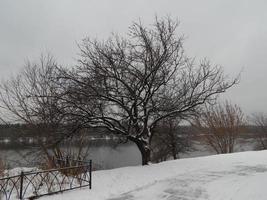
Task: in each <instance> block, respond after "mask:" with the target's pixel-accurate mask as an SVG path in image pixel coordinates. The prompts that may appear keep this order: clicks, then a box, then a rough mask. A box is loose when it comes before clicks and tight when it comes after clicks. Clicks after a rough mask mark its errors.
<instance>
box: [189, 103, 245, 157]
mask: <svg viewBox="0 0 267 200" xmlns="http://www.w3.org/2000/svg"><path fill="white" fill-rule="evenodd" d="M194 125H195V127H196V128H197V130H199V131H200V133H201V134H202V135H203V139H204V142H205V143H206V144H207V145H209V146H210V147H212V148H213V149H214V150H215V151H216V153H218V154H220V153H232V152H233V151H234V146H235V143H236V139H237V138H238V136H239V135H240V134H241V133H242V132H243V131H244V127H245V120H244V114H243V112H242V110H241V108H240V107H238V106H237V105H232V104H230V103H229V102H227V101H226V102H225V103H223V104H217V105H213V106H209V107H206V110H205V111H204V112H202V113H201V115H200V116H197V118H196V119H195V121H194Z"/></svg>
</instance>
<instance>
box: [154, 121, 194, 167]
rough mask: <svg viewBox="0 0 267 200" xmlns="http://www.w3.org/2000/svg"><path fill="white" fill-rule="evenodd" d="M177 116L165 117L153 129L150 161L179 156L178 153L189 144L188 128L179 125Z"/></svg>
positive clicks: (185, 149)
mask: <svg viewBox="0 0 267 200" xmlns="http://www.w3.org/2000/svg"><path fill="white" fill-rule="evenodd" d="M180 123H181V120H180V119H178V118H166V119H164V120H162V121H161V122H160V123H158V125H157V126H156V128H155V129H154V137H153V140H152V142H151V147H152V161H154V162H161V161H165V160H166V159H168V158H170V157H173V159H177V158H179V153H183V152H186V151H187V150H189V148H190V146H191V142H190V135H189V132H188V129H186V128H185V127H183V126H180Z"/></svg>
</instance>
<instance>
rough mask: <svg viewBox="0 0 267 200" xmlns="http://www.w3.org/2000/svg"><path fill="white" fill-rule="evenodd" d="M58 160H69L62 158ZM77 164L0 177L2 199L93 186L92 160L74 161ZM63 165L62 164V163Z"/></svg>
mask: <svg viewBox="0 0 267 200" xmlns="http://www.w3.org/2000/svg"><path fill="white" fill-rule="evenodd" d="M58 162H61V163H63V162H65V163H67V162H69V161H66V160H61V161H58ZM72 162H73V163H76V166H70V167H61V168H57V169H51V170H42V171H34V172H21V174H20V175H16V176H9V177H5V178H0V200H11V199H36V198H38V197H41V196H44V195H51V194H55V193H59V192H64V191H67V190H73V189H77V188H82V187H88V188H89V189H91V188H92V161H91V160H90V161H88V162H84V161H79V160H76V161H72ZM61 166H62V165H61Z"/></svg>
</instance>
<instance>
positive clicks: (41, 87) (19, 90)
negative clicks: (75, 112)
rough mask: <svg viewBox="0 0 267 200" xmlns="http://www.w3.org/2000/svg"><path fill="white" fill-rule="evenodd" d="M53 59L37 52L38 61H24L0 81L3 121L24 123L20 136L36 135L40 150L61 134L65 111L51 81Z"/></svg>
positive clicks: (45, 148)
mask: <svg viewBox="0 0 267 200" xmlns="http://www.w3.org/2000/svg"><path fill="white" fill-rule="evenodd" d="M57 68H58V66H57V63H56V62H55V60H54V59H53V57H52V56H49V55H48V56H41V58H40V61H39V62H38V63H31V62H28V63H26V66H25V67H24V68H23V71H21V73H19V74H18V75H17V76H16V77H13V78H11V79H10V80H8V81H5V82H3V83H2V84H1V88H0V107H1V108H2V113H1V114H2V116H5V118H7V116H9V119H8V121H7V120H5V121H6V122H7V123H21V124H24V126H22V127H23V130H21V129H20V130H18V131H21V133H22V134H23V135H22V136H27V135H28V136H29V135H31V136H34V137H35V138H38V140H39V145H40V146H41V147H42V150H44V152H45V153H46V154H47V156H49V154H48V151H47V148H48V147H49V146H52V144H54V141H56V140H57V139H58V140H60V138H61V137H63V134H65V130H66V129H65V126H63V124H64V122H63V120H64V119H65V118H64V117H65V114H64V112H63V110H64V108H63V105H62V104H61V102H60V99H59V98H55V97H57V96H58V95H59V88H58V87H57V85H58V84H56V83H55V81H54V80H55V76H56V75H57Z"/></svg>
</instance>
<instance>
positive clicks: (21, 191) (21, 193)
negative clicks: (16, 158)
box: [19, 171, 24, 199]
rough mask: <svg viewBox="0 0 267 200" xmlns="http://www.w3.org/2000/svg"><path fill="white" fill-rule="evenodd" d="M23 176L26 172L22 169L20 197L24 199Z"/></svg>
mask: <svg viewBox="0 0 267 200" xmlns="http://www.w3.org/2000/svg"><path fill="white" fill-rule="evenodd" d="M23 177H24V172H23V171H21V173H20V190H19V199H23V196H22V195H23Z"/></svg>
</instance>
